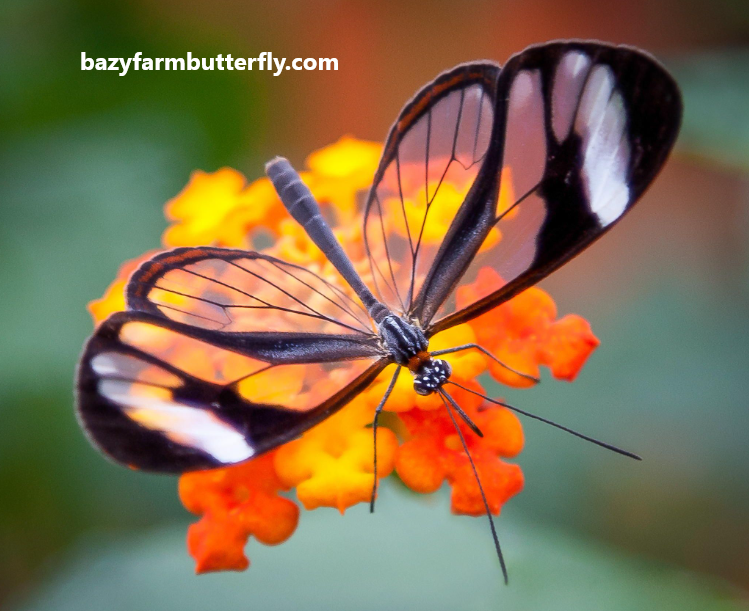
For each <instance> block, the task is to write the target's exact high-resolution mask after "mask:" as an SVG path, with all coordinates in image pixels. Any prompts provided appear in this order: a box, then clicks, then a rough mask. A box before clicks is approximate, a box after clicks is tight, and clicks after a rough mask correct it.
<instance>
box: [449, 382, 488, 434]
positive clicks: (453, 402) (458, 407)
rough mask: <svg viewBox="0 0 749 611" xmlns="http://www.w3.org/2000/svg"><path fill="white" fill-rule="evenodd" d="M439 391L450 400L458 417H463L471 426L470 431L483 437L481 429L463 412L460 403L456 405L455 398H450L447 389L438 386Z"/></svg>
mask: <svg viewBox="0 0 749 611" xmlns="http://www.w3.org/2000/svg"><path fill="white" fill-rule="evenodd" d="M439 393H440V394H441V395H444V397H445V399H447V400H448V401H449V402H450V405H452V406H453V408H454V409H455V411H456V412H458V415H460V417H461V418H463V420H464V421H465V423H466V424H467V425H468V426H469V427H471V430H472V431H473V432H474V433H476V435H478V436H479V437H483V436H484V434H483V433H482V432H481V429H480V428H479V427H478V426H476V424H475V423H474V421H473V420H471V418H470V417H469V416H468V414H466V413H465V411H464V410H463V408H462V407H460V405H458V404H457V403H456V402H455V399H453V398H452V397H451V396H450V394H449V393H448V392H447V391H446V390H445V389H443V388H440V389H439Z"/></svg>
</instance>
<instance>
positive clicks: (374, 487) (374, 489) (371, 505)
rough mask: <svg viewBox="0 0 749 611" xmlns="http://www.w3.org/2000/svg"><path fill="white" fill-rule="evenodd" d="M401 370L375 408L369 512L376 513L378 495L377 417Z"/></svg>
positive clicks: (399, 368)
mask: <svg viewBox="0 0 749 611" xmlns="http://www.w3.org/2000/svg"><path fill="white" fill-rule="evenodd" d="M400 372H401V366H400V365H399V366H398V367H397V369H396V370H395V373H394V374H393V377H392V379H391V380H390V384H389V385H388V387H387V390H386V391H385V394H384V395H383V397H382V400H381V401H380V403H379V405H378V406H377V409H375V414H374V420H373V421H372V441H373V443H374V462H373V467H372V472H373V477H374V481H373V482H372V497H371V498H370V500H369V513H374V504H375V496H377V419H378V418H379V417H380V412H381V411H382V408H383V407H385V402H386V401H387V400H388V397H389V396H390V393H392V392H393V388H395V383H396V381H397V380H398V375H399V374H400Z"/></svg>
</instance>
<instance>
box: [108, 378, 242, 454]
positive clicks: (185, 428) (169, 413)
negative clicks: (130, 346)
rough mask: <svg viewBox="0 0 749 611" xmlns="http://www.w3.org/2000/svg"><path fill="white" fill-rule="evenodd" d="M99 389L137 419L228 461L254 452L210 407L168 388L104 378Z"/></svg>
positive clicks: (140, 423)
mask: <svg viewBox="0 0 749 611" xmlns="http://www.w3.org/2000/svg"><path fill="white" fill-rule="evenodd" d="M99 393H101V395H102V396H104V397H105V398H106V399H109V400H110V401H114V402H115V403H118V404H119V405H121V406H122V408H123V411H124V413H125V414H126V415H127V416H128V417H129V418H130V419H131V420H133V422H136V423H138V424H139V425H141V426H143V427H145V428H147V429H150V430H152V431H159V432H160V433H163V434H164V435H165V436H166V437H167V438H168V439H170V440H172V441H174V442H176V443H179V444H181V445H184V446H188V447H192V448H195V449H197V450H201V451H203V452H206V453H207V454H210V455H211V456H212V457H213V458H215V459H216V460H218V461H219V462H222V463H225V464H231V463H237V462H241V461H243V460H247V459H248V458H250V457H251V456H252V455H253V454H254V450H253V449H252V448H251V447H250V446H249V445H248V443H247V440H246V439H245V438H244V435H242V434H241V433H240V432H239V431H237V430H236V429H235V428H234V427H232V426H231V425H230V424H228V423H226V422H224V421H223V420H221V419H220V418H218V417H216V416H215V415H214V414H212V413H211V412H210V411H208V410H204V409H200V408H196V407H190V406H188V405H184V404H182V403H176V402H174V401H173V400H172V398H171V397H172V393H171V392H170V391H168V390H167V389H165V388H158V387H153V386H148V385H147V384H137V383H130V382H125V381H122V380H101V381H100V382H99Z"/></svg>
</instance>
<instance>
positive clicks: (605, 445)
mask: <svg viewBox="0 0 749 611" xmlns="http://www.w3.org/2000/svg"><path fill="white" fill-rule="evenodd" d="M447 384H452V385H453V386H457V387H458V388H462V389H463V390H465V391H468V392H470V393H472V394H474V395H477V396H479V397H481V398H482V399H484V400H485V401H489V403H494V404H495V405H501V406H502V407H506V408H507V409H511V410H512V411H513V412H517V413H518V414H522V415H523V416H527V417H528V418H533V419H534V420H539V421H541V422H545V423H546V424H550V425H551V426H553V427H554V428H557V429H560V430H562V431H565V432H567V433H569V434H570V435H574V436H575V437H579V438H580V439H584V440H585V441H589V442H590V443H594V444H596V445H597V446H601V447H602V448H606V449H607V450H611V451H612V452H616V453H617V454H621V455H622V456H627V457H628V458H634V459H635V460H642V457H640V456H638V455H637V454H635V453H634V452H629V451H627V450H622V449H621V448H617V447H616V446H614V445H611V444H610V443H605V442H603V441H599V440H598V439H593V437H588V436H587V435H583V434H582V433H578V432H577V431H574V430H572V429H570V428H567V427H566V426H562V425H561V424H558V423H556V422H554V421H553V420H549V419H547V418H542V417H541V416H536V415H535V414H531V413H530V412H526V411H525V410H522V409H520V408H519V407H514V406H512V405H510V404H508V403H505V402H504V401H497V400H496V399H492V398H490V397H487V396H486V395H483V394H481V393H480V392H476V391H475V390H471V389H470V388H467V387H465V386H463V385H462V384H459V383H458V382H453V381H452V380H448V381H447Z"/></svg>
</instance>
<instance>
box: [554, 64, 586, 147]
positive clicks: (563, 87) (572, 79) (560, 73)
mask: <svg viewBox="0 0 749 611" xmlns="http://www.w3.org/2000/svg"><path fill="white" fill-rule="evenodd" d="M589 69H590V58H589V57H588V56H587V55H585V53H583V52H582V51H570V52H569V53H566V54H565V55H564V57H562V59H561V60H560V61H559V65H558V66H557V69H556V72H555V73H554V85H553V88H552V94H551V127H552V129H553V131H554V136H555V137H556V139H557V142H559V143H561V142H563V141H564V140H565V139H566V138H567V136H568V135H569V133H570V129H571V128H572V120H573V119H574V116H575V109H576V108H577V102H578V100H579V99H580V91H581V90H582V88H583V83H585V77H586V76H587V74H588V70H589Z"/></svg>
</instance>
